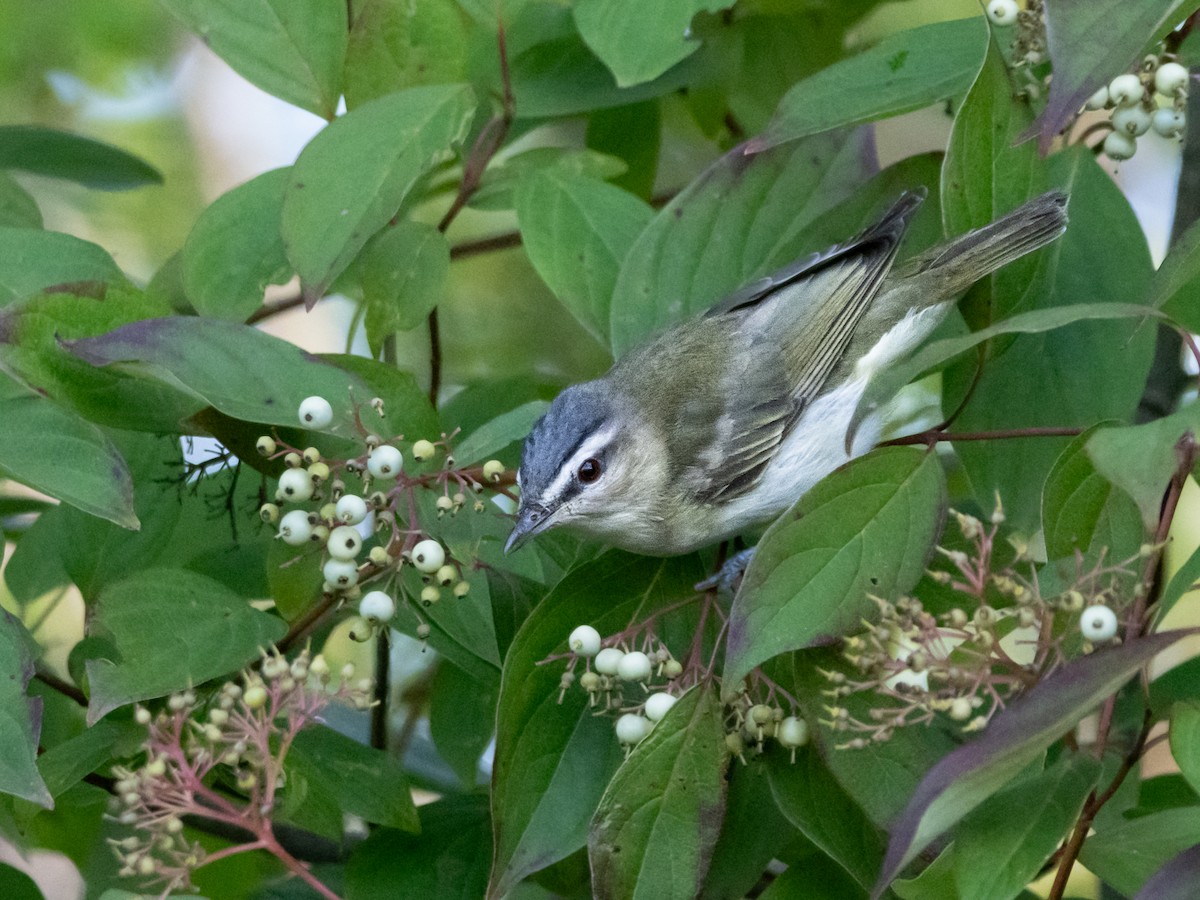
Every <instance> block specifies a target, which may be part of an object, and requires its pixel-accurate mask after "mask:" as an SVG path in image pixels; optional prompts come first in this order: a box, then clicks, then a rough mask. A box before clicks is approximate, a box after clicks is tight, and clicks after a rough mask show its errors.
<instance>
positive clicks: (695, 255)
mask: <svg viewBox="0 0 1200 900" xmlns="http://www.w3.org/2000/svg"><path fill="white" fill-rule="evenodd" d="M864 135H865V132H863V131H861V130H856V131H851V132H838V133H831V134H825V135H817V136H815V137H811V138H807V139H806V140H803V141H794V142H791V143H788V144H786V145H784V146H781V147H776V148H775V149H773V150H767V151H765V152H763V153H758V154H755V155H753V156H749V157H747V156H745V155H743V153H742V152H741V150H740V149H735V150H733V151H731V152H730V153H728V154H726V155H725V156H723V157H722V158H721V159H719V160H717V162H715V163H714V164H713V165H712V166H710V167H709V168H708V169H707V170H706V171H705V172H704V173H703V174H701V175H700V176H699V177H698V178H697V179H695V180H694V181H693V182H692V183H691V184H690V185H688V186H687V187H686V188H684V189H683V191H681V192H680V193H679V194H677V195H676V196H675V198H674V199H673V200H672V201H671V202H670V203H668V204H667V205H666V206H665V207H664V208H663V209H662V210H661V211H660V212H659V213H658V215H657V216H656V217H655V218H654V219H653V220H651V222H650V224H649V225H648V226H647V227H646V229H645V230H644V231H643V232H642V234H641V235H640V236H639V237H638V239H637V242H636V243H635V244H634V247H633V249H632V250H631V251H630V252H629V254H628V255H627V256H626V258H625V263H624V264H623V265H622V266H621V272H620V275H619V276H618V278H617V284H616V287H615V289H614V291H613V298H612V313H611V316H612V322H611V328H612V347H613V352H614V354H615V355H617V356H621V355H622V354H624V353H625V352H626V351H628V350H629V349H630V348H632V347H634V346H635V345H636V344H638V343H639V342H641V341H642V340H644V339H645V338H647V337H648V336H649V335H651V334H653V333H654V332H656V331H660V330H662V329H663V328H665V327H666V326H668V325H672V324H674V323H675V322H678V321H680V320H681V319H685V318H687V317H688V316H691V315H694V314H696V313H699V312H701V311H703V310H705V309H707V308H708V307H710V306H711V305H712V304H713V303H715V302H716V301H718V300H720V299H721V298H722V297H724V296H725V295H726V294H728V293H730V292H731V291H733V290H735V289H736V288H739V287H741V286H742V285H744V284H747V283H748V282H749V281H751V280H752V279H753V278H755V277H757V276H759V275H763V274H765V273H767V272H769V271H771V270H772V269H774V268H777V267H778V266H780V265H782V264H784V263H786V262H790V261H791V260H793V259H795V258H796V257H797V256H799V255H800V252H801V251H802V250H812V249H818V248H814V247H811V246H810V245H809V244H808V243H806V240H805V234H804V230H805V228H806V227H807V226H808V225H809V224H810V223H812V222H813V221H814V220H816V219H817V218H818V217H819V216H820V215H821V214H823V213H825V212H828V211H829V210H831V209H832V208H834V207H835V206H837V205H838V204H839V203H841V202H842V201H844V200H846V199H848V198H849V197H851V196H852V195H853V194H854V192H855V190H856V189H857V187H858V186H859V185H861V183H862V182H863V180H864V179H865V178H866V176H867V175H868V174H869V173H868V172H867V171H866V167H865V165H864V161H863V160H864V153H865V147H864V144H863V141H864V139H865V137H864ZM819 249H823V248H819Z"/></svg>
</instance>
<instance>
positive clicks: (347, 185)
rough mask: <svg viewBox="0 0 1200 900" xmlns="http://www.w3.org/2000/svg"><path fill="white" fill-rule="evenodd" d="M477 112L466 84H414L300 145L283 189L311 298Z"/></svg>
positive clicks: (286, 235)
mask: <svg viewBox="0 0 1200 900" xmlns="http://www.w3.org/2000/svg"><path fill="white" fill-rule="evenodd" d="M335 5H340V4H335ZM474 112H475V97H474V94H473V93H472V91H471V89H470V88H468V87H466V86H464V85H441V86H434V87H418V88H409V89H408V90H404V91H398V92H397V93H395V94H389V95H387V96H386V97H380V98H379V99H377V100H372V101H371V102H370V103H364V104H363V105H362V106H360V107H358V108H357V109H355V110H353V111H351V112H349V113H347V114H346V115H344V116H342V117H341V118H339V119H337V120H336V121H335V122H333V123H332V124H331V125H330V126H329V127H328V128H326V129H325V130H324V131H322V132H321V133H320V134H318V135H317V136H316V137H315V138H313V140H312V141H311V142H309V144H308V146H306V147H305V148H304V149H303V150H302V151H301V152H300V156H299V157H298V158H297V159H296V164H295V165H294V166H292V180H291V183H290V184H289V185H288V187H287V192H286V194H285V195H284V201H283V240H284V245H285V246H286V248H287V254H288V258H289V259H290V260H291V261H292V265H293V266H295V269H296V271H297V272H298V273H299V275H300V280H301V281H302V282H303V284H304V287H305V291H306V297H307V299H308V302H309V305H310V306H311V305H312V304H313V303H315V302H316V300H317V299H318V298H319V297H320V296H321V295H322V294H323V293H324V291H325V289H326V288H327V287H328V286H329V284H330V283H331V282H332V281H333V279H335V278H336V277H337V276H338V275H340V274H341V273H342V272H343V271H344V270H345V268H346V266H348V265H349V264H350V262H351V260H353V259H354V258H355V257H356V256H358V253H359V251H360V250H362V248H363V247H364V246H366V243H367V241H369V240H370V239H371V237H372V236H373V235H374V234H375V233H376V232H377V231H379V230H380V229H381V228H383V226H384V225H386V224H387V223H388V222H389V221H391V220H392V218H393V217H395V216H396V215H397V212H398V211H399V210H400V208H401V206H402V205H403V204H404V202H405V200H406V199H407V198H408V195H409V193H410V192H411V191H412V189H413V188H414V187H415V186H416V184H417V182H418V181H419V180H420V179H421V178H422V176H424V175H425V174H426V173H427V172H428V171H429V170H430V169H432V168H433V167H434V166H435V165H437V164H438V163H440V162H444V161H445V160H447V159H450V158H451V156H452V155H453V151H452V149H451V148H452V145H454V144H457V143H459V142H460V141H462V140H463V138H465V137H466V134H467V127H468V126H469V125H470V122H471V118H472V116H473V115H474Z"/></svg>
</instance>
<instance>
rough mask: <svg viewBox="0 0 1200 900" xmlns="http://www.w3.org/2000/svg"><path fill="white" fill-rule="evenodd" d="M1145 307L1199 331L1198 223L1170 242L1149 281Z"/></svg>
mask: <svg viewBox="0 0 1200 900" xmlns="http://www.w3.org/2000/svg"><path fill="white" fill-rule="evenodd" d="M1146 304H1147V305H1148V306H1154V307H1156V308H1158V309H1161V310H1162V311H1163V312H1164V313H1166V314H1167V315H1168V316H1170V317H1171V318H1172V319H1174V320H1175V321H1176V322H1178V323H1179V324H1181V325H1183V326H1184V327H1185V328H1187V329H1188V331H1200V222H1193V223H1192V225H1191V226H1190V227H1189V228H1188V229H1187V230H1186V231H1185V232H1184V233H1183V234H1181V235H1179V236H1178V237H1177V238H1175V239H1174V240H1173V241H1172V242H1171V248H1170V250H1168V251H1167V255H1166V258H1165V259H1163V261H1162V265H1160V266H1159V267H1158V270H1157V271H1156V272H1155V273H1154V279H1153V280H1152V281H1151V282H1150V292H1149V294H1148V296H1147V297H1146Z"/></svg>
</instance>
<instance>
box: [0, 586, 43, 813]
mask: <svg viewBox="0 0 1200 900" xmlns="http://www.w3.org/2000/svg"><path fill="white" fill-rule="evenodd" d="M36 649H37V648H36V645H35V644H34V642H33V639H32V638H31V637H30V636H29V634H28V632H26V631H25V627H24V626H23V625H22V624H21V622H20V620H19V619H17V618H15V617H14V616H12V615H11V614H10V613H9V612H8V611H7V610H4V609H0V791H2V792H3V793H5V794H13V795H14V796H17V797H20V798H22V799H24V800H29V801H30V802H31V803H36V804H38V805H39V806H44V807H46V809H52V808H53V807H54V800H53V799H52V796H51V794H50V791H49V789H48V788H47V787H46V783H45V782H44V781H43V780H42V776H41V773H39V772H38V768H37V747H38V736H39V735H40V734H41V731H42V700H41V698H40V697H29V696H27V695H26V693H25V688H26V686H27V685H28V684H29V679H31V678H32V677H33V662H34V656H33V654H34V652H35V651H36Z"/></svg>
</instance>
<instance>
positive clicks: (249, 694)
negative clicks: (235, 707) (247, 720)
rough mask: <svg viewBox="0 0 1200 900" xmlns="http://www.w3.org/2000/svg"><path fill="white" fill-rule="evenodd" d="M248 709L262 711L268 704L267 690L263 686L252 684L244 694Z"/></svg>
mask: <svg viewBox="0 0 1200 900" xmlns="http://www.w3.org/2000/svg"><path fill="white" fill-rule="evenodd" d="M242 702H243V703H245V704H246V708H247V709H260V708H261V707H262V706H263V705H264V704H265V703H266V702H267V689H266V688H265V687H263V686H262V685H261V684H252V685H250V687H248V688H246V691H245V693H243V694H242Z"/></svg>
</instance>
